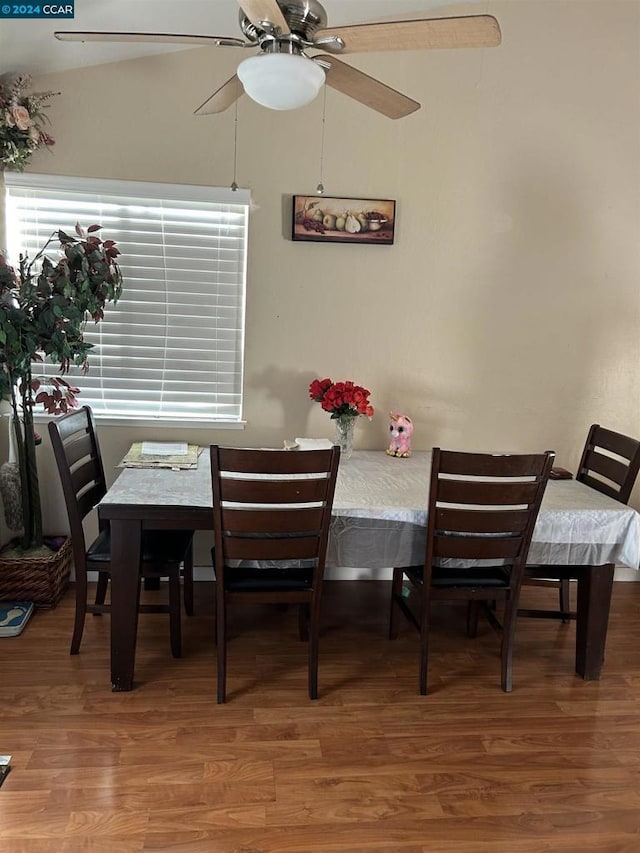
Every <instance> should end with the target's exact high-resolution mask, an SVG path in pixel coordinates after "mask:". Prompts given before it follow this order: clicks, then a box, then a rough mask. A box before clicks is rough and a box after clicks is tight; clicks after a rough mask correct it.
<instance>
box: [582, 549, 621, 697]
mask: <svg viewBox="0 0 640 853" xmlns="http://www.w3.org/2000/svg"><path fill="white" fill-rule="evenodd" d="M613 571H614V565H613V563H607V564H606V565H604V566H585V567H582V568H581V571H580V573H579V575H578V609H577V619H576V672H577V673H578V675H581V676H582V677H583V678H584V679H585V681H597V680H598V679H599V678H600V674H601V672H602V664H603V663H604V647H605V642H606V639H607V627H608V624H609V608H610V605H611V592H612V589H613Z"/></svg>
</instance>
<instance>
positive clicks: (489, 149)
mask: <svg viewBox="0 0 640 853" xmlns="http://www.w3.org/2000/svg"><path fill="white" fill-rule="evenodd" d="M481 5H482V8H481V9H480V8H479V7H478V6H477V5H470V6H468V7H464V6H456V7H455V8H454V7H451V9H445V10H438V14H443V15H444V14H447V13H449V12H451V13H453V14H463V13H465V12H467V13H468V12H478V11H487V10H488V11H489V12H491V13H492V14H494V15H496V17H497V18H498V19H499V21H500V23H501V26H502V31H503V45H502V46H501V47H499V48H495V49H487V50H459V51H455V50H452V51H432V52H407V53H394V54H378V55H373V54H371V55H366V54H363V55H354V57H353V58H349V61H350V62H352V64H353V65H355V66H357V67H358V68H360V69H362V70H364V71H366V72H367V73H370V74H373V75H375V76H377V77H379V78H380V79H382V80H384V81H385V82H386V83H388V84H390V85H391V86H394V87H395V88H398V89H400V90H401V91H403V92H406V93H407V94H408V95H411V96H412V97H414V98H416V99H417V100H419V101H420V102H421V104H422V109H421V110H419V111H418V112H417V113H416V114H414V115H412V116H410V117H408V118H405V119H401V120H399V121H396V122H394V121H390V120H388V119H386V118H385V117H383V116H380V115H378V114H377V113H374V112H372V111H370V110H367V109H366V108H365V107H363V106H361V105H360V104H358V103H356V102H355V101H352V100H350V99H347V98H346V97H345V96H343V95H341V94H339V93H337V92H334V91H333V90H331V89H329V90H328V94H327V105H326V136H325V148H324V175H323V181H324V184H325V187H326V189H327V192H328V194H333V195H341V196H350V195H353V196H376V197H385V198H386V197H389V198H395V199H397V201H398V218H397V232H396V234H397V240H396V244H395V245H394V246H393V247H373V246H343V245H316V244H311V243H295V244H294V243H292V242H291V241H289V240H288V239H286V236H285V234H286V232H287V231H288V227H289V221H288V212H286V211H287V201H288V199H289V197H290V195H291V194H293V193H312V192H313V191H314V188H315V186H316V184H317V183H318V180H319V177H320V175H319V168H320V134H321V127H322V96H321V97H320V98H319V99H318V100H317V101H316V102H314V103H313V104H311V105H310V106H309V107H306V108H304V109H302V110H298V111H294V112H291V113H277V112H272V111H268V110H265V109H263V108H261V107H259V106H257V105H256V104H254V103H253V102H251V101H250V100H249V99H248V98H246V97H245V98H243V99H242V100H241V102H240V104H239V109H238V176H237V180H238V183H239V184H240V185H241V186H246V187H250V188H251V191H252V199H253V204H254V210H253V212H252V214H251V221H250V229H251V230H250V245H249V270H248V291H247V334H246V377H245V403H246V405H245V415H246V419H247V422H248V423H247V428H246V430H245V431H244V432H233V431H224V432H223V431H215V430H200V431H195V432H194V433H193V434H191V437H192V438H193V439H194V440H197V441H200V442H201V443H204V444H206V443H209V442H212V441H217V442H221V443H235V444H238V443H243V444H247V445H264V444H269V445H278V446H280V445H281V443H282V440H283V439H284V438H289V437H293V436H295V435H313V436H327V437H329V436H331V435H332V430H331V426H330V423H329V420H328V418H327V416H326V415H325V414H323V413H322V412H321V410H320V408H319V406H317V404H314V403H311V401H309V400H308V399H307V385H308V382H309V381H310V379H312V378H313V377H315V376H325V375H328V376H331V377H333V378H334V379H336V380H337V379H346V378H352V379H354V380H356V381H358V382H360V383H362V384H365V385H367V387H369V388H370V389H371V391H372V402H373V404H374V405H375V406H376V410H377V411H376V416H375V418H374V420H373V422H372V423H368V422H366V421H363V422H362V423H360V424H359V426H358V430H357V433H356V446H358V447H361V448H383V447H385V446H386V440H387V429H388V426H387V412H388V410H389V409H396V410H402V411H405V412H407V413H408V414H410V415H411V416H412V417H413V419H414V422H415V435H414V446H415V447H416V448H418V449H428V448H430V447H431V446H433V445H434V444H439V445H442V446H449V447H457V448H477V449H504V450H523V449H539V450H544V449H547V448H554V449H555V450H556V451H557V453H558V462H559V464H563V465H566V466H567V467H574V466H575V465H576V463H577V457H578V454H579V451H580V449H581V446H582V443H583V442H584V437H585V434H586V431H587V428H588V426H589V424H591V423H592V422H596V421H597V422H601V423H604V424H606V425H608V426H610V427H612V428H614V429H619V430H621V431H623V432H628V433H631V434H634V435H640V415H639V411H638V397H639V393H638V392H639V391H640V358H639V355H640V353H639V335H638V332H639V329H640V324H639V320H640V296H639V284H640V281H639V279H640V275H639V273H640V158H639V152H640V109H639V92H640V86H639V84H640V79H639V77H640V4H639V3H638V2H635V0H602V2H600V1H599V0H593V2H591V0H584V1H582V0H553V2H540V0H508V2H491V3H490V4H489V8H488V9H487V4H481ZM69 48H70V49H71V48H77V49H81V48H80V47H79V46H76V45H69ZM83 49H85V50H91V46H90V45H84V48H83ZM239 58H240V56H239V54H238V52H237V51H233V50H222V49H220V50H214V49H211V50H210V49H208V48H201V49H197V50H192V51H184V52H179V53H173V54H165V55H163V56H160V57H154V58H148V59H142V60H136V61H130V62H125V63H119V64H114V65H107V66H100V67H94V68H89V69H82V70H79V71H72V72H66V73H62V74H57V75H51V76H48V77H45V78H41V79H39V80H37V81H36V82H37V85H38V88H52V89H56V90H60V91H61V92H62V95H61V96H60V97H59V98H57V99H56V100H55V101H54V103H53V106H52V108H51V111H50V113H51V118H52V121H53V126H52V132H53V133H54V135H55V137H56V140H57V144H56V146H55V149H54V152H53V154H49V153H48V152H39V153H38V154H37V155H36V156H35V157H34V159H33V161H32V166H31V168H32V170H33V171H46V172H52V173H59V174H68V175H73V174H77V175H83V176H96V177H109V178H123V179H135V180H148V181H166V182H181V183H190V184H205V185H206V184H211V185H221V186H228V185H229V184H230V183H231V180H232V174H233V119H234V114H233V110H230V111H228V112H227V113H224V114H222V115H220V116H211V117H205V118H196V117H194V116H193V115H192V112H193V109H194V108H195V107H196V106H197V105H198V104H200V103H201V102H202V101H203V100H204V99H205V98H206V97H207V96H208V95H209V94H210V93H211V92H212V91H213V90H214V89H215V88H216V87H217V86H218V85H219V84H221V83H222V82H223V81H224V80H226V79H227V78H228V77H229V76H230V75H231V74H232V73H233V72H234V70H235V67H236V65H237V63H238V61H239ZM125 287H126V282H125ZM125 298H126V290H125ZM142 434H143V431H141V430H139V429H138V430H135V429H128V428H123V427H105V428H103V429H102V430H101V436H102V441H103V445H104V450H105V455H106V458H107V467H108V469H109V471H110V472H112V473H113V466H114V465H115V463H116V461H117V460H118V459H119V458H120V457H121V456H122V454H123V453H124V452H125V450H126V449H127V447H128V446H129V444H130V442H131V440H133V439H136V438H140V437H141V435H142ZM144 435H145V436H146V437H152V436H151V434H150V433H149V432H148V431H144ZM158 435H161V436H163V437H168V436H167V434H166V433H158ZM42 451H43V452H42V453H41V463H42V468H43V473H44V475H45V479H46V480H49V477H50V476H51V477H53V468H52V463H51V460H50V459H49V457H48V455H47V452H48V451H47V449H46V447H45V448H42ZM56 488H57V484H56V481H55V477H53V484H52V483H51V482H49V484H48V485H46V486H45V490H47V489H49V493H50V494H51V496H52V498H53V497H54V496H55V495H56V494H57V491H56ZM639 494H640V493H639ZM635 503H636V505H637V506H640V500H635ZM52 504H53V500H52V501H50V504H49V507H48V509H47V513H48V517H49V520H50V523H51V524H57V526H58V527H59V524H60V522H59V521H58V519H62V518H64V515H63V514H62V513H61V512H60V506H59V505H58V506H57V507H52Z"/></svg>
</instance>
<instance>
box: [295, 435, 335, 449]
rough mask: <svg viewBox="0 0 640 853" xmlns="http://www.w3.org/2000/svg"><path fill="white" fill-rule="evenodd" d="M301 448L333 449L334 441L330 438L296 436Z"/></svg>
mask: <svg viewBox="0 0 640 853" xmlns="http://www.w3.org/2000/svg"><path fill="white" fill-rule="evenodd" d="M295 441H296V444H297V445H298V447H299V448H300V450H331V448H332V447H333V442H332V441H329V439H328V438H296V440H295Z"/></svg>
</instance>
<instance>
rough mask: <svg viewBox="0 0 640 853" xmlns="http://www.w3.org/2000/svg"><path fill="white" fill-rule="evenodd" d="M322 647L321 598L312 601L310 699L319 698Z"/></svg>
mask: <svg viewBox="0 0 640 853" xmlns="http://www.w3.org/2000/svg"><path fill="white" fill-rule="evenodd" d="M319 648H320V599H319V597H318V595H317V593H316V597H315V598H314V600H313V602H312V603H311V615H310V619H309V699H317V698H318V652H319Z"/></svg>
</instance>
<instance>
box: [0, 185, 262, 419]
mask: <svg viewBox="0 0 640 853" xmlns="http://www.w3.org/2000/svg"><path fill="white" fill-rule="evenodd" d="M5 178H6V185H7V213H8V216H7V219H8V226H9V234H8V240H9V252H10V257H12V258H14V259H16V258H17V256H18V253H19V252H20V251H23V252H24V251H25V250H26V251H27V252H28V254H29V255H30V256H31V257H34V256H35V254H36V253H37V251H38V250H39V249H40V248H41V247H42V246H43V245H44V243H45V242H46V240H47V239H48V237H49V236H50V235H51V233H52V232H53V231H55V230H57V229H62V230H63V231H67V232H72V231H73V229H74V227H75V224H76V222H79V223H80V224H81V225H82V226H83V227H85V228H86V227H87V226H89V225H92V224H94V223H97V224H99V225H102V231H101V232H100V234H101V236H102V237H103V239H110V240H115V241H116V243H117V245H118V248H119V249H120V251H121V252H122V258H121V264H120V266H121V268H122V274H123V278H124V287H123V293H122V297H121V299H120V301H119V302H118V304H117V305H115V306H114V305H108V306H107V309H106V310H105V318H104V320H103V321H102V322H101V323H99V324H98V325H97V326H94V324H93V322H92V321H91V320H89V323H88V324H87V329H86V334H85V337H86V339H87V340H88V341H90V342H91V343H93V344H95V348H94V349H93V350H92V352H91V353H90V355H89V373H88V374H86V375H83V374H82V373H81V371H79V370H78V369H75V368H74V372H73V373H72V376H73V381H74V382H75V383H76V384H77V385H78V387H80V388H81V391H82V394H81V397H80V400H81V402H82V403H83V404H88V405H90V406H91V407H92V409H93V410H94V412H95V414H96V415H97V416H98V417H100V416H101V415H102V416H108V417H109V418H112V417H113V418H116V419H123V420H124V419H144V420H156V421H160V422H162V421H167V422H172V421H180V422H183V423H184V422H187V421H190V422H194V421H195V422H217V423H220V422H226V423H229V424H240V422H241V418H242V380H243V356H244V307H245V285H246V254H247V224H248V211H249V193H248V191H246V190H238V191H237V192H232V191H231V190H227V189H220V188H214V187H192V186H178V185H170V184H153V183H138V182H130V181H108V180H96V179H93V178H66V177H55V176H47V175H34V174H26V175H21V174H16V173H10V172H7V173H6V174H5ZM56 249H57V244H52V250H53V251H52V252H51V253H50V257H53V256H54V254H55V251H56ZM46 371H48V373H49V374H50V375H52V374H55V372H56V371H55V366H48V367H47V368H45V371H43V372H46Z"/></svg>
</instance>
